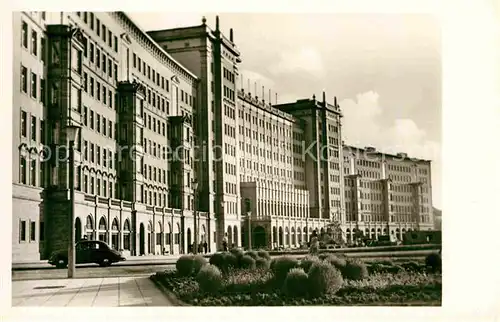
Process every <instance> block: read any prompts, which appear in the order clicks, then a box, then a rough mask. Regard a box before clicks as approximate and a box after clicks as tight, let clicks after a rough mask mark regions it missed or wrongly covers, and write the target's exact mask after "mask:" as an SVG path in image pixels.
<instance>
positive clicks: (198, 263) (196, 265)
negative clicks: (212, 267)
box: [193, 254, 208, 275]
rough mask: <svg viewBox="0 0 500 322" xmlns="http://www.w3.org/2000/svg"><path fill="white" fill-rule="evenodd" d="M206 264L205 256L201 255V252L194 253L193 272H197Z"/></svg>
mask: <svg viewBox="0 0 500 322" xmlns="http://www.w3.org/2000/svg"><path fill="white" fill-rule="evenodd" d="M207 264H208V261H207V259H206V258H205V257H203V255H201V254H198V255H195V256H194V258H193V273H194V274H195V275H196V274H198V272H199V271H200V269H201V268H202V267H203V266H205V265H207Z"/></svg>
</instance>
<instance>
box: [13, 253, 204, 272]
mask: <svg viewBox="0 0 500 322" xmlns="http://www.w3.org/2000/svg"><path fill="white" fill-rule="evenodd" d="M210 255H211V254H204V256H205V257H209V256H210ZM181 256H182V255H148V256H128V257H126V258H127V260H125V261H123V262H118V263H114V264H113V266H137V265H173V264H175V262H176V261H177V259H179V257H181ZM82 265H86V266H88V265H93V264H82ZM50 268H54V266H52V265H50V264H49V263H48V261H47V260H40V261H25V262H21V261H18V262H13V263H12V270H13V271H15V270H29V269H50Z"/></svg>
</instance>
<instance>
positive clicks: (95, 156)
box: [82, 140, 118, 169]
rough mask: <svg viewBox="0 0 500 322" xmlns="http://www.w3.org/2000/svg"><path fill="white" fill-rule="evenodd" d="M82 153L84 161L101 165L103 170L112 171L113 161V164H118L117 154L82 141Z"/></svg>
mask: <svg viewBox="0 0 500 322" xmlns="http://www.w3.org/2000/svg"><path fill="white" fill-rule="evenodd" d="M101 151H102V153H101ZM82 153H83V159H84V160H85V161H90V163H96V164H97V165H101V164H102V166H103V167H105V168H109V169H113V160H114V161H115V164H118V154H117V153H116V152H113V151H111V149H109V150H108V149H106V148H105V147H102V146H100V145H99V144H94V143H91V142H89V141H87V140H83V151H82Z"/></svg>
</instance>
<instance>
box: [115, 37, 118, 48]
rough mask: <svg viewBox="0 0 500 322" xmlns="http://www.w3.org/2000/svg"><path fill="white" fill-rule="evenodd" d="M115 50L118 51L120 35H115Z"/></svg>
mask: <svg viewBox="0 0 500 322" xmlns="http://www.w3.org/2000/svg"><path fill="white" fill-rule="evenodd" d="M115 52H118V37H116V36H115Z"/></svg>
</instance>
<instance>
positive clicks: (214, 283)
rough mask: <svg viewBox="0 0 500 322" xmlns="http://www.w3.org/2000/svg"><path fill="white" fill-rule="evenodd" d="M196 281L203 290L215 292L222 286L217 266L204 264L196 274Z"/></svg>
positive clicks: (220, 274)
mask: <svg viewBox="0 0 500 322" xmlns="http://www.w3.org/2000/svg"><path fill="white" fill-rule="evenodd" d="M196 281H197V282H198V285H199V286H200V290H202V291H203V292H207V293H217V292H218V291H219V290H220V289H221V288H222V273H221V271H220V270H219V269H218V268H217V266H214V265H205V266H203V267H202V268H201V269H200V271H199V272H198V275H196Z"/></svg>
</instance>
